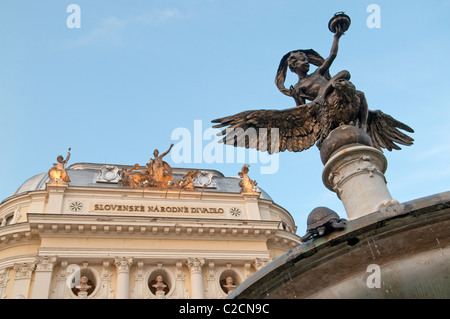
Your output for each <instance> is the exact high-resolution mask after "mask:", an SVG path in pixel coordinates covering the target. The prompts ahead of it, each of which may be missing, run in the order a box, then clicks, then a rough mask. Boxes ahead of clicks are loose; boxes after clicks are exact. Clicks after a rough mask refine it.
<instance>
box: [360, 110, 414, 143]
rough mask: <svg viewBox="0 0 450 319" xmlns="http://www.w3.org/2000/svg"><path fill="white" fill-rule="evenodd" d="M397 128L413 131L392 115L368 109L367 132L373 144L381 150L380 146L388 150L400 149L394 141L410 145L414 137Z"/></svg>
mask: <svg viewBox="0 0 450 319" xmlns="http://www.w3.org/2000/svg"><path fill="white" fill-rule="evenodd" d="M399 129H402V130H404V131H407V132H410V133H414V130H413V129H412V128H410V127H409V126H408V125H406V124H404V123H402V122H400V121H397V120H396V119H394V118H393V117H392V116H390V115H388V114H385V113H383V112H381V111H379V110H377V111H371V110H369V114H368V117H367V134H368V135H369V136H370V138H371V139H372V143H373V146H374V147H376V148H377V149H379V150H381V148H385V149H387V150H389V151H392V149H396V150H399V149H401V148H400V147H399V146H398V145H397V144H395V143H398V144H402V145H406V146H409V145H412V144H413V141H414V139H413V138H411V137H410V136H408V135H406V134H404V133H402V132H401V131H400V130H399Z"/></svg>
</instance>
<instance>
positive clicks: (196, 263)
mask: <svg viewBox="0 0 450 319" xmlns="http://www.w3.org/2000/svg"><path fill="white" fill-rule="evenodd" d="M204 264H205V260H204V259H203V258H188V261H187V265H188V267H189V271H190V272H191V299H205V291H204V288H203V274H202V267H203V265H204Z"/></svg>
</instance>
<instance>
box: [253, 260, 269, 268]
mask: <svg viewBox="0 0 450 319" xmlns="http://www.w3.org/2000/svg"><path fill="white" fill-rule="evenodd" d="M270 262H271V259H270V258H255V262H254V266H255V269H256V270H257V271H258V270H260V269H261V268H263V267H264V266H265V265H267V264H268V263H270Z"/></svg>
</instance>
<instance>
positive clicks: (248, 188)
mask: <svg viewBox="0 0 450 319" xmlns="http://www.w3.org/2000/svg"><path fill="white" fill-rule="evenodd" d="M249 167H250V165H248V164H244V165H243V166H242V169H241V171H240V172H239V173H238V174H239V177H240V178H242V180H241V181H240V182H239V186H240V187H241V193H254V192H256V191H257V187H256V185H257V184H258V183H256V181H254V180H251V179H250V177H248V171H249V169H248V168H249Z"/></svg>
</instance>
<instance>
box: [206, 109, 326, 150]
mask: <svg viewBox="0 0 450 319" xmlns="http://www.w3.org/2000/svg"><path fill="white" fill-rule="evenodd" d="M314 113H315V112H314V111H313V108H312V107H310V106H309V104H305V105H302V106H297V107H294V108H291V109H286V110H254V111H244V112H241V113H238V114H235V115H231V116H226V117H223V118H219V119H216V120H213V121H212V122H213V123H219V124H217V125H214V126H213V127H214V128H220V127H226V126H227V128H226V129H224V130H223V131H222V132H220V133H218V134H217V135H219V136H220V135H225V136H224V137H223V138H222V140H220V142H222V143H225V144H228V145H234V146H236V147H238V146H241V147H246V148H255V149H257V150H260V151H268V152H269V154H272V153H277V152H283V151H285V150H288V151H291V152H301V151H303V150H306V149H308V148H310V147H311V146H313V145H314V143H315V142H316V141H317V139H318V137H319V136H320V126H319V124H318V123H317V120H316V117H315V115H314ZM264 129H265V130H264ZM277 129H278V130H277Z"/></svg>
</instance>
